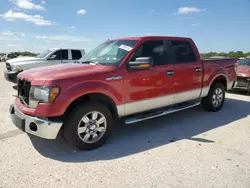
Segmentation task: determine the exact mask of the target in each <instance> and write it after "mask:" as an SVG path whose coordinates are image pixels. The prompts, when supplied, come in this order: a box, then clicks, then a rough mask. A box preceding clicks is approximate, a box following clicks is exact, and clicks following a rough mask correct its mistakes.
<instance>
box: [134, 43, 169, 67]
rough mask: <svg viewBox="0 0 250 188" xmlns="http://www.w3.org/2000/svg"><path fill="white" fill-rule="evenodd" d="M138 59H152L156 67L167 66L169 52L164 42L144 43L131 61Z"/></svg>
mask: <svg viewBox="0 0 250 188" xmlns="http://www.w3.org/2000/svg"><path fill="white" fill-rule="evenodd" d="M138 57H152V58H153V61H154V65H156V66H157V65H165V64H167V63H168V61H167V50H166V47H165V45H164V43H163V41H162V40H152V41H146V42H144V43H143V44H142V45H141V46H140V47H139V48H138V49H137V50H136V51H135V54H134V56H133V57H132V59H131V61H135V60H136V58H138Z"/></svg>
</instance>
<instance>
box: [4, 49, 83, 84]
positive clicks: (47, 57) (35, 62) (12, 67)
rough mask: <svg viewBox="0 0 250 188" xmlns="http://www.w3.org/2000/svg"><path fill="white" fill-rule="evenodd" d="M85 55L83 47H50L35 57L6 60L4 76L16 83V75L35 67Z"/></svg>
mask: <svg viewBox="0 0 250 188" xmlns="http://www.w3.org/2000/svg"><path fill="white" fill-rule="evenodd" d="M84 55H85V50H83V49H68V48H51V49H47V50H45V51H44V52H42V53H40V54H39V55H37V56H36V57H18V58H14V59H9V60H7V61H6V71H5V72H4V75H5V78H6V80H8V81H11V82H14V83H16V78H17V75H18V74H19V73H20V72H22V71H24V70H28V69H31V68H35V67H43V66H48V65H56V64H61V63H74V62H75V61H77V60H79V59H80V58H82V57H83V56H84Z"/></svg>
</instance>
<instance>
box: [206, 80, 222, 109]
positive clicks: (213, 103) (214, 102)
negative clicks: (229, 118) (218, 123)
mask: <svg viewBox="0 0 250 188" xmlns="http://www.w3.org/2000/svg"><path fill="white" fill-rule="evenodd" d="M224 101H225V87H224V85H223V84H222V83H215V84H213V85H212V86H211V88H210V90H209V92H208V95H207V96H206V97H204V98H203V99H202V101H201V103H202V106H203V108H204V109H205V110H208V111H212V112H217V111H219V110H220V109H221V108H222V106H223V104H224Z"/></svg>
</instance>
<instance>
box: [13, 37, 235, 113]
mask: <svg viewBox="0 0 250 188" xmlns="http://www.w3.org/2000/svg"><path fill="white" fill-rule="evenodd" d="M135 39H136V40H139V42H138V43H137V44H136V45H135V47H134V48H133V49H132V50H131V51H130V52H129V53H128V55H127V56H126V57H125V58H124V60H123V62H122V63H121V64H120V66H117V67H116V66H103V65H93V66H92V65H83V64H61V65H54V66H47V67H42V68H41V67H40V68H34V69H30V70H27V71H24V72H22V73H20V74H19V75H18V77H19V78H25V79H27V80H30V81H31V84H32V85H38V86H41V85H45V86H60V88H61V93H60V95H59V96H58V97H57V99H56V100H55V102H54V103H52V104H42V103H41V104H39V105H38V107H37V108H36V109H30V108H27V107H25V106H24V105H22V104H21V103H20V101H19V99H16V102H15V104H16V106H17V108H18V109H20V110H21V111H22V112H23V113H25V114H29V115H32V116H42V117H53V116H60V115H63V113H64V112H65V110H66V109H67V107H68V106H69V105H70V104H71V102H73V101H74V100H75V99H77V98H78V97H80V96H82V95H85V94H89V93H102V94H105V95H107V96H109V97H110V98H111V99H112V100H113V101H114V102H115V104H116V105H121V104H124V103H128V102H136V101H139V100H143V99H150V98H156V97H160V96H166V95H169V94H174V93H177V92H182V91H188V90H193V89H201V87H202V85H203V87H206V86H209V85H211V83H212V81H213V80H214V79H215V78H216V77H217V76H218V75H224V76H226V77H228V79H229V80H228V81H234V80H235V79H236V74H235V70H234V67H233V65H234V60H216V61H215V60H214V61H205V63H203V62H204V61H202V60H201V58H200V55H199V52H198V49H197V48H196V46H195V44H194V43H193V41H192V40H191V39H189V38H178V37H161V36H158V37H150V36H148V37H131V38H122V39H120V40H135ZM155 39H159V40H168V39H171V40H172V39H173V40H188V41H189V42H191V46H192V48H193V50H194V52H195V54H196V58H197V61H196V62H194V63H188V64H185V63H183V64H169V65H162V66H156V67H152V68H151V69H150V70H145V71H137V72H128V71H127V70H126V63H127V62H128V60H129V59H130V57H131V56H132V55H133V53H134V51H135V50H136V48H137V47H138V46H140V44H141V43H143V42H144V41H145V40H155ZM196 67H201V70H202V71H201V72H200V73H197V72H195V68H196ZM167 70H174V71H175V75H174V76H173V77H167V76H166V71H167ZM112 76H122V79H121V80H112V81H107V80H106V78H109V77H112Z"/></svg>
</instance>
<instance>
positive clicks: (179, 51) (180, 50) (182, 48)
mask: <svg viewBox="0 0 250 188" xmlns="http://www.w3.org/2000/svg"><path fill="white" fill-rule="evenodd" d="M171 44H172V47H173V50H174V53H175V56H176V61H177V63H184V62H195V61H196V56H195V54H194V51H193V49H192V47H191V45H190V43H189V42H188V41H171Z"/></svg>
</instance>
